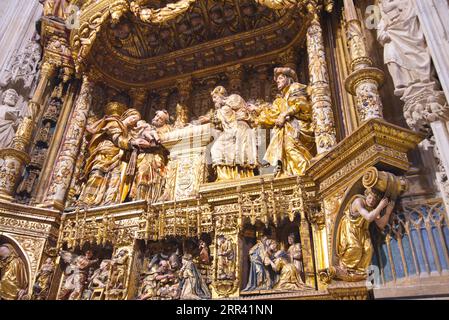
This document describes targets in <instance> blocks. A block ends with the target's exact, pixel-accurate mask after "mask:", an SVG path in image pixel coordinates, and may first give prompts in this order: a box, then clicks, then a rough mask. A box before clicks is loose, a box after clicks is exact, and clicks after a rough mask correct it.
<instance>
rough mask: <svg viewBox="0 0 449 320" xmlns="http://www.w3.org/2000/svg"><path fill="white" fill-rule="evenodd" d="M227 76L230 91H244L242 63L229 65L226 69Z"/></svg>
mask: <svg viewBox="0 0 449 320" xmlns="http://www.w3.org/2000/svg"><path fill="white" fill-rule="evenodd" d="M226 76H227V77H228V81H229V88H228V90H229V92H230V93H240V92H241V91H242V83H243V68H242V65H241V64H237V65H235V66H232V67H229V68H228V69H226Z"/></svg>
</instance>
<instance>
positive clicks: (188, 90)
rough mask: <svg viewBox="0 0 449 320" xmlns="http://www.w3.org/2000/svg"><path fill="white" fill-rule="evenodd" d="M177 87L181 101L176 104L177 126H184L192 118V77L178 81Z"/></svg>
mask: <svg viewBox="0 0 449 320" xmlns="http://www.w3.org/2000/svg"><path fill="white" fill-rule="evenodd" d="M176 87H177V88H178V93H179V102H178V105H177V106H176V121H175V128H177V129H179V128H184V127H185V126H186V125H187V123H188V122H189V119H190V114H189V100H190V96H191V94H192V87H193V85H192V78H191V77H190V76H189V77H186V78H182V79H178V81H176Z"/></svg>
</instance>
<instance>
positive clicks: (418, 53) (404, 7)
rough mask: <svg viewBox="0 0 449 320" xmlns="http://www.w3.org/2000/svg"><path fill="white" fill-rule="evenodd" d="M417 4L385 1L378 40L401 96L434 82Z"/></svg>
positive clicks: (397, 91) (403, 1) (383, 2)
mask: <svg viewBox="0 0 449 320" xmlns="http://www.w3.org/2000/svg"><path fill="white" fill-rule="evenodd" d="M412 2H413V1H410V0H382V1H381V3H380V9H381V18H382V19H381V21H380V23H379V24H378V26H377V38H378V41H379V42H380V44H381V45H383V46H384V62H385V64H386V65H387V66H388V70H389V71H390V74H391V76H392V78H393V82H394V86H395V89H396V91H395V94H396V95H398V96H401V95H402V94H403V93H404V90H405V89H406V88H408V87H409V86H411V85H412V84H414V83H417V82H422V83H429V82H431V81H432V80H431V70H432V69H431V57H430V53H429V51H428V49H427V44H426V40H425V37H424V33H423V31H422V28H421V26H420V23H419V20H418V16H417V13H416V9H415V6H414V4H413V3H412Z"/></svg>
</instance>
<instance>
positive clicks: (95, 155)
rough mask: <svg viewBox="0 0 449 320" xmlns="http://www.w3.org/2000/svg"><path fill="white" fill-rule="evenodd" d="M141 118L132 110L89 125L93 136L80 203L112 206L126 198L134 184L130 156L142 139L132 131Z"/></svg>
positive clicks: (88, 129) (89, 147)
mask: <svg viewBox="0 0 449 320" xmlns="http://www.w3.org/2000/svg"><path fill="white" fill-rule="evenodd" d="M140 119H141V116H140V113H139V112H138V111H137V110H135V109H128V110H126V111H125V112H124V113H123V114H122V116H121V117H119V116H117V115H112V116H105V117H103V119H101V120H99V121H98V122H96V123H94V124H93V125H92V126H90V127H88V128H87V131H88V133H89V134H90V136H91V139H90V142H89V145H88V153H89V156H88V158H87V160H86V165H85V167H84V176H83V180H85V181H86V183H85V185H84V187H83V189H82V191H81V194H80V197H79V202H80V204H84V205H87V206H95V205H110V204H117V203H122V202H123V201H124V200H125V198H126V196H127V194H128V193H129V189H130V184H131V183H130V182H129V180H128V179H127V178H128V177H127V175H126V171H127V170H126V169H127V162H126V160H127V156H129V153H130V152H131V150H132V148H133V147H139V142H138V141H136V140H133V139H132V136H131V130H132V129H133V128H134V127H135V126H136V124H137V122H138V121H139V120H140Z"/></svg>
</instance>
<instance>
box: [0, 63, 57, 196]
mask: <svg viewBox="0 0 449 320" xmlns="http://www.w3.org/2000/svg"><path fill="white" fill-rule="evenodd" d="M55 73H56V66H55V65H54V64H52V63H50V62H49V61H44V63H43V64H42V67H41V74H40V79H39V83H38V85H37V88H36V91H35V92H34V95H33V97H32V99H31V100H30V102H29V103H28V110H27V111H28V116H27V117H25V118H24V119H23V120H22V122H21V123H20V125H19V127H18V128H17V131H16V134H15V136H14V138H13V141H12V145H11V148H8V149H3V150H0V158H2V159H3V165H2V168H1V170H0V198H3V199H6V200H11V199H12V196H13V195H14V192H15V188H16V185H17V182H18V179H19V177H20V175H21V173H22V169H23V166H24V165H25V164H27V163H28V162H29V161H30V156H29V155H28V153H27V149H28V146H29V144H30V143H31V139H32V136H33V131H34V128H35V127H36V122H37V120H38V115H39V113H40V111H41V108H42V103H43V101H44V97H45V93H46V91H47V90H46V88H47V86H48V84H49V82H50V80H51V79H52V78H53V77H54V75H55Z"/></svg>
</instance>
